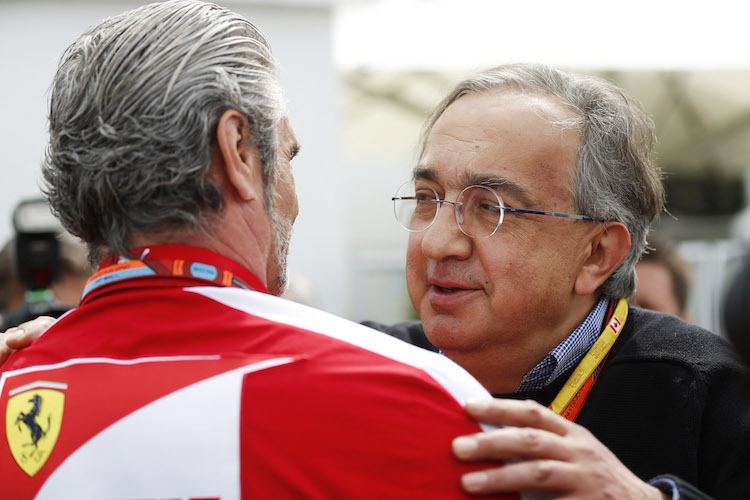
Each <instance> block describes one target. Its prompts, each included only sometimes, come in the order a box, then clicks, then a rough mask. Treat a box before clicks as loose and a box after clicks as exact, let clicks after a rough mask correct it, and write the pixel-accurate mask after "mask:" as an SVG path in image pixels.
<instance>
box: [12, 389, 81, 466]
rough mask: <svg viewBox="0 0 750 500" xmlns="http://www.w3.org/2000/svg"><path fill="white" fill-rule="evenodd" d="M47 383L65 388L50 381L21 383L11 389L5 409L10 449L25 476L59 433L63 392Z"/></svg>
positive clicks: (43, 457)
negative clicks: (21, 385)
mask: <svg viewBox="0 0 750 500" xmlns="http://www.w3.org/2000/svg"><path fill="white" fill-rule="evenodd" d="M49 387H60V388H66V386H65V385H64V384H56V383H50V382H37V383H34V384H29V385H28V386H25V387H21V388H19V389H16V390H15V391H12V392H11V398H10V399H9V400H8V407H7V409H6V412H5V435H6V436H7V437H8V446H10V452H11V453H12V454H13V458H14V459H15V461H16V463H17V464H18V465H19V466H20V467H21V469H23V471H24V472H26V474H28V475H29V476H33V475H34V474H36V473H37V472H39V469H41V468H42V466H43V465H44V463H45V462H46V461H47V459H48V458H49V455H50V453H51V452H52V449H53V448H54V447H55V443H57V438H58V436H59V435H60V428H61V426H62V416H63V409H64V407H65V394H64V393H63V392H62V391H59V390H56V389H51V388H49ZM25 389H27V390H25ZM19 390H20V391H23V392H18V391H19ZM14 393H15V394H14Z"/></svg>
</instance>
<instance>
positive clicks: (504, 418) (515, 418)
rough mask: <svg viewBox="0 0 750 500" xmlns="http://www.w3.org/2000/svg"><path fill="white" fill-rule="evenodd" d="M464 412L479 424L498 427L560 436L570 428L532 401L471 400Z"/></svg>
mask: <svg viewBox="0 0 750 500" xmlns="http://www.w3.org/2000/svg"><path fill="white" fill-rule="evenodd" d="M466 411H467V412H468V413H469V415H471V416H472V417H474V419H476V420H478V421H480V422H485V423H488V424H494V425H498V426H500V425H512V426H516V427H532V428H535V429H543V430H546V431H549V432H552V433H555V434H558V435H561V436H562V435H565V434H566V433H567V432H568V430H569V428H570V423H569V422H568V421H567V420H565V419H564V418H562V417H561V416H559V415H557V414H556V413H555V412H553V411H552V410H550V409H549V408H546V407H544V406H542V405H540V404H539V403H537V402H536V401H532V400H525V401H521V400H515V399H482V400H472V401H469V402H468V403H467V404H466Z"/></svg>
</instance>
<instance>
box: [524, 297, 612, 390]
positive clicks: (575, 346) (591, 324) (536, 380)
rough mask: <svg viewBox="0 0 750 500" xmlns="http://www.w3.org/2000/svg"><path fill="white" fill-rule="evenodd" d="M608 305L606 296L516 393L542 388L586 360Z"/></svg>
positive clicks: (553, 350) (527, 378) (533, 369)
mask: <svg viewBox="0 0 750 500" xmlns="http://www.w3.org/2000/svg"><path fill="white" fill-rule="evenodd" d="M608 304H609V299H608V298H607V297H602V298H600V299H599V302H597V304H596V306H594V308H593V309H592V310H591V312H590V313H589V315H588V316H586V319H585V320H583V323H581V324H580V325H578V328H576V329H575V330H574V331H573V333H571V334H570V335H569V336H568V338H566V339H565V340H563V341H562V342H560V344H559V345H558V346H557V347H555V348H554V349H552V351H550V353H549V354H548V355H547V356H546V357H545V358H544V359H543V360H542V361H541V362H540V363H539V364H538V365H536V366H535V367H534V368H532V369H531V371H529V373H527V374H526V375H525V376H524V378H523V380H522V381H521V385H519V386H518V389H516V392H522V391H533V390H536V389H542V388H544V387H546V386H548V385H549V384H551V383H552V382H553V381H554V380H555V379H556V378H557V377H559V376H560V375H561V374H563V373H565V372H566V371H567V370H568V369H569V368H571V367H572V366H574V365H575V364H577V363H578V362H579V361H580V360H581V359H583V357H584V356H585V355H586V353H587V352H588V351H589V349H591V347H592V346H593V345H594V343H595V342H596V339H598V338H599V335H600V334H601V327H602V323H603V322H604V316H605V315H606V313H607V305H608Z"/></svg>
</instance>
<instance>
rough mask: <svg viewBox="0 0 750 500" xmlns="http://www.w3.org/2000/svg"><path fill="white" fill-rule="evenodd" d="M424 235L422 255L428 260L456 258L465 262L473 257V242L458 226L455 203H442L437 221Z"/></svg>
mask: <svg viewBox="0 0 750 500" xmlns="http://www.w3.org/2000/svg"><path fill="white" fill-rule="evenodd" d="M423 233H424V234H423V235H422V253H424V255H425V257H427V258H428V259H432V260H443V259H445V258H449V257H454V258H457V259H461V260H463V259H468V258H469V256H470V255H471V250H472V241H471V238H469V237H468V236H466V235H465V234H464V233H463V231H461V228H460V227H459V226H458V222H457V220H456V205H455V204H454V203H450V202H443V203H441V205H440V209H439V210H438V213H437V217H436V218H435V221H434V222H433V223H432V225H431V226H430V227H428V228H427V229H425V230H424V231H423Z"/></svg>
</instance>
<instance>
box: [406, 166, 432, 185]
mask: <svg viewBox="0 0 750 500" xmlns="http://www.w3.org/2000/svg"><path fill="white" fill-rule="evenodd" d="M412 178H414V179H421V180H425V181H435V180H437V175H435V171H434V170H432V169H431V168H429V167H424V166H421V165H417V166H416V167H414V171H413V172H412Z"/></svg>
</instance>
